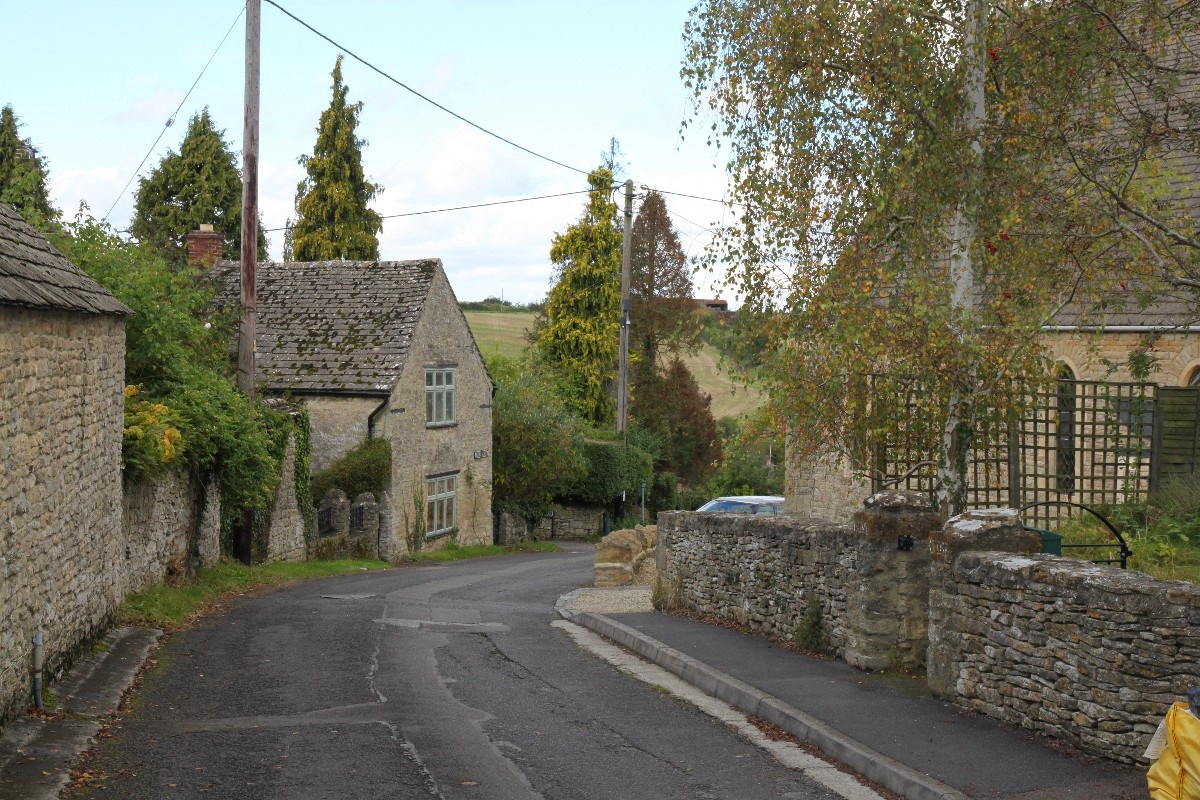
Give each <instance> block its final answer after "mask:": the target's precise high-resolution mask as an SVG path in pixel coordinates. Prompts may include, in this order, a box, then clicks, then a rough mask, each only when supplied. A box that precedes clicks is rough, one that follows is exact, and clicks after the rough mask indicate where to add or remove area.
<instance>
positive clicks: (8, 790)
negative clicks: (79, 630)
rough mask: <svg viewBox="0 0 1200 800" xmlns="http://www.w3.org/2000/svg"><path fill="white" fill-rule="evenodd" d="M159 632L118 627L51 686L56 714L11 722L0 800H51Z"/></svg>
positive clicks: (3, 743)
mask: <svg viewBox="0 0 1200 800" xmlns="http://www.w3.org/2000/svg"><path fill="white" fill-rule="evenodd" d="M161 636H162V631H160V630H157V629H153V628H117V629H115V630H112V631H110V632H109V633H108V635H106V636H105V637H104V638H103V639H102V640H101V642H102V643H103V645H104V646H105V648H107V649H105V650H103V651H102V652H99V653H96V654H95V655H93V656H90V657H88V658H86V659H83V660H81V661H80V662H79V663H78V664H76V665H75V667H74V668H73V669H72V670H71V672H69V673H68V674H67V676H66V677H65V678H64V679H63V680H62V681H61V682H60V683H59V685H58V686H56V687H54V689H55V691H56V692H58V693H59V695H60V696H61V698H62V701H61V706H60V709H59V711H60V712H61V716H59V717H56V718H54V719H52V720H49V721H46V722H43V721H42V720H40V719H36V718H34V717H22V718H20V719H17V720H14V721H13V722H12V723H11V724H10V725H9V726H8V727H6V728H5V730H4V735H3V736H2V737H0V800H54V799H55V798H57V797H58V795H59V792H60V791H61V789H62V787H63V786H65V785H66V783H67V781H68V780H69V779H70V777H71V767H72V765H73V764H74V763H75V759H76V758H78V757H79V755H80V754H81V753H83V752H84V751H85V750H87V749H88V748H89V747H91V745H92V743H93V741H94V739H95V736H96V733H97V732H98V731H99V730H100V725H101V722H102V721H103V719H104V717H106V716H107V715H109V714H111V713H112V712H113V711H115V710H116V709H117V705H118V704H119V703H120V701H121V695H122V693H124V691H125V690H126V689H127V688H128V687H129V686H130V685H131V684H132V683H133V681H134V678H136V677H137V673H138V670H140V669H141V667H142V664H143V663H144V662H145V660H146V657H147V656H148V655H149V654H150V651H151V649H152V648H153V647H154V646H155V645H156V644H157V643H158V640H159V638H160V637H161Z"/></svg>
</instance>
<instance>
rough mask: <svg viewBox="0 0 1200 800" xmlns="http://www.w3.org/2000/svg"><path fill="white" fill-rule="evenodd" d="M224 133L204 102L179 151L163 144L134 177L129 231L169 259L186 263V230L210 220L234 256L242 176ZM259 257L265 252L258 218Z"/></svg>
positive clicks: (238, 236) (239, 237) (238, 239)
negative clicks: (145, 170) (154, 160)
mask: <svg viewBox="0 0 1200 800" xmlns="http://www.w3.org/2000/svg"><path fill="white" fill-rule="evenodd" d="M224 134H225V132H224V131H219V130H217V128H216V126H215V125H214V124H213V121H212V117H210V116H209V114H208V109H207V108H205V109H204V110H203V111H201V112H200V113H199V114H196V115H195V116H193V117H192V119H191V121H190V122H188V129H187V133H186V134H185V135H184V137H183V141H182V142H181V143H180V145H179V152H178V153H176V152H175V151H173V150H168V151H167V154H166V155H165V156H163V158H162V160H161V161H160V162H159V163H158V166H157V167H155V168H154V170H153V171H151V173H150V174H149V175H148V176H147V177H145V178H141V179H140V180H139V181H138V190H137V197H136V199H135V202H134V212H133V221H132V222H131V223H130V225H129V231H130V233H132V234H133V235H134V236H135V237H137V238H138V240H139V241H141V242H142V243H143V244H145V245H147V246H149V247H150V248H152V249H153V250H154V251H155V252H157V253H158V254H159V255H161V256H162V257H163V258H164V259H166V260H167V261H168V262H170V263H173V264H183V263H186V261H187V235H188V233H189V232H191V231H194V230H197V229H198V228H199V227H200V225H202V224H211V225H212V226H213V230H215V231H216V232H217V233H220V234H221V236H222V238H223V239H224V240H225V248H224V256H225V257H226V258H232V259H236V258H238V257H239V251H240V249H241V241H242V177H241V173H240V172H238V167H237V159H236V157H235V156H234V154H233V151H232V150H230V146H229V143H228V142H227V141H225V136H224ZM258 257H259V258H260V259H265V258H266V257H267V237H266V234H265V233H263V230H262V225H261V224H260V225H259V229H258Z"/></svg>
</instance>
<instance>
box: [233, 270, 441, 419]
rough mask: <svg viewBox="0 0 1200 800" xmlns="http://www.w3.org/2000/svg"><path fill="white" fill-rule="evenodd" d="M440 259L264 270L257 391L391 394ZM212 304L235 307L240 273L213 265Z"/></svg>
mask: <svg viewBox="0 0 1200 800" xmlns="http://www.w3.org/2000/svg"><path fill="white" fill-rule="evenodd" d="M441 269H442V262H441V261H440V260H438V259H424V260H420V261H373V262H364V261H310V262H264V263H260V264H259V265H258V267H257V269H256V271H255V285H256V288H257V295H258V322H257V337H256V339H257V344H258V363H257V366H258V370H259V373H260V378H259V384H260V385H261V386H263V387H264V388H266V389H269V390H272V391H292V392H298V393H304V392H337V393H351V394H367V395H380V396H382V395H386V394H388V393H389V392H390V391H391V389H392V387H393V385H394V384H395V382H396V380H397V378H399V377H400V370H401V369H402V368H403V366H404V358H405V356H407V355H408V351H409V348H410V346H411V344H412V339H413V334H414V332H415V330H416V325H417V320H418V319H419V318H420V315H421V309H422V308H423V307H424V304H425V299H426V298H427V297H428V295H429V289H430V286H431V285H432V282H433V279H434V276H435V275H437V273H439V272H440V271H441ZM212 273H213V274H214V276H215V277H216V278H217V279H218V284H217V295H216V300H215V303H216V305H217V306H218V307H219V308H233V309H236V308H238V307H239V306H240V304H241V300H240V296H241V290H240V284H241V265H240V264H239V263H238V262H236V261H218V262H217V263H216V264H215V265H214V267H213V269H212Z"/></svg>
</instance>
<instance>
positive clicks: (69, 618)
mask: <svg viewBox="0 0 1200 800" xmlns="http://www.w3.org/2000/svg"><path fill="white" fill-rule="evenodd" d="M129 313H130V311H129V309H128V308H126V307H125V306H124V305H122V304H121V303H119V302H118V301H117V300H116V299H115V298H113V296H112V295H110V294H109V293H108V292H107V291H105V290H104V288H103V287H101V286H100V285H99V284H98V283H96V281H94V280H93V279H91V278H90V277H88V276H87V275H84V274H83V273H82V272H80V271H79V270H78V269H76V268H75V266H74V265H72V264H71V263H70V262H69V261H67V259H66V258H65V257H63V255H62V254H61V253H60V252H58V251H57V250H55V249H54V247H52V246H51V245H50V243H49V242H47V241H46V240H45V239H44V238H43V237H42V236H41V235H40V234H38V233H37V232H36V231H35V230H33V229H32V228H31V227H30V226H29V225H27V224H26V223H25V221H24V220H23V219H22V218H21V217H20V215H18V214H17V213H16V212H15V211H13V210H12V209H11V208H10V207H8V206H7V205H4V204H3V203H0V719H2V718H3V717H4V716H5V715H6V712H11V711H13V710H14V709H17V708H22V707H24V706H25V705H27V704H28V701H29V697H30V694H29V692H30V670H31V665H32V639H33V635H34V633H35V632H36V631H37V630H39V629H40V630H42V631H43V634H44V636H45V651H44V652H45V656H46V659H47V661H46V667H47V669H48V671H49V672H51V673H53V672H54V671H56V669H57V666H59V665H61V664H63V662H64V661H65V660H66V659H68V658H69V656H70V653H71V652H72V651H73V649H74V648H76V647H77V645H78V644H79V642H81V641H84V640H86V639H87V638H88V637H89V636H91V635H92V634H94V633H97V632H99V630H100V629H101V628H102V627H103V626H104V625H105V624H106V623H107V622H108V621H109V620H110V619H111V617H112V614H113V612H114V611H115V610H116V607H117V604H118V603H119V602H120V600H121V598H122V596H123V587H122V585H121V584H122V577H121V575H122V572H123V566H124V561H125V552H124V550H125V543H124V536H123V533H122V527H121V435H122V430H123V428H124V403H125V396H124V392H123V389H124V385H125V317H126V315H128V314H129Z"/></svg>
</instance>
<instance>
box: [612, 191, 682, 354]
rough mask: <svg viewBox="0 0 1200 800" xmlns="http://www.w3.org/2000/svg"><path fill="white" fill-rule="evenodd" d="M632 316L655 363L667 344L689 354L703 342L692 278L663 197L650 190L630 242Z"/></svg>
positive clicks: (642, 349) (641, 347)
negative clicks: (694, 310)
mask: <svg viewBox="0 0 1200 800" xmlns="http://www.w3.org/2000/svg"><path fill="white" fill-rule="evenodd" d="M629 288H630V303H631V309H630V313H631V315H632V319H633V325H634V330H635V331H636V335H635V338H634V341H635V342H636V344H637V352H638V353H639V355H640V356H641V357H642V358H644V359H646V360H647V361H655V360H657V358H658V355H659V348H660V347H661V346H663V345H665V346H666V347H667V349H669V350H671V351H672V352H678V351H679V350H681V349H683V350H689V349H692V348H694V347H695V345H696V343H697V342H698V340H699V336H700V328H699V326H698V325H695V324H694V323H695V320H696V316H695V313H694V312H693V308H694V305H693V301H692V276H691V272H690V270H689V269H688V265H687V257H686V256H684V254H683V248H682V247H680V245H679V234H678V233H677V232H676V231H675V226H674V225H673V224H672V223H671V218H670V217H669V216H668V215H667V204H666V201H665V200H663V196H662V195H661V194H659V193H658V192H655V191H653V190H652V191H651V192H650V193H649V194H647V195H646V199H645V200H643V201H642V207H641V209H640V210H639V211H638V216H637V219H636V220H635V221H634V223H633V231H632V241H631V243H630V284H629Z"/></svg>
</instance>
